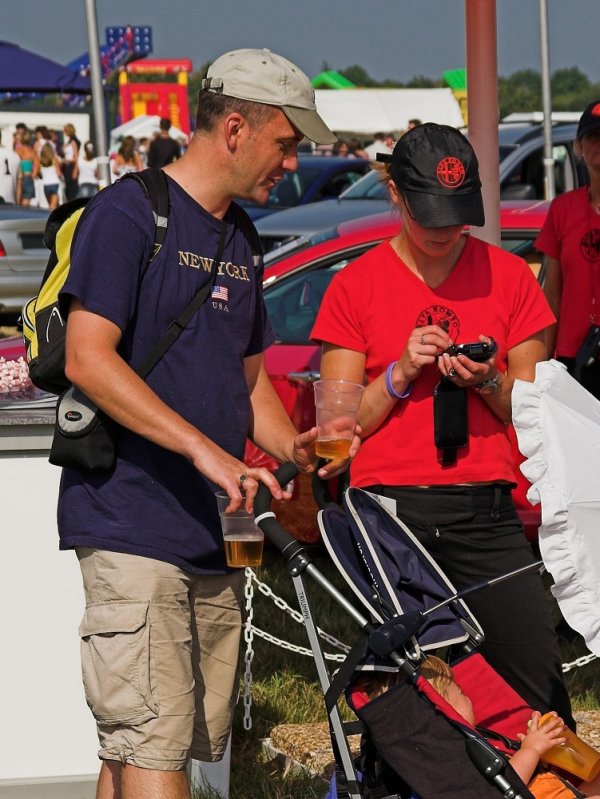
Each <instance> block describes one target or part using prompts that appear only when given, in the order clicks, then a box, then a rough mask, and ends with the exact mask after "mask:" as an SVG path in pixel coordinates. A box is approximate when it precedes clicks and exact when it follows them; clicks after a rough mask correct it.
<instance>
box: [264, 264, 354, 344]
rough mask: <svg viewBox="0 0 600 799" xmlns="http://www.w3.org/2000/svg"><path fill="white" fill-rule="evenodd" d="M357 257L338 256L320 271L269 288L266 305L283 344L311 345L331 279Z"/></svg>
mask: <svg viewBox="0 0 600 799" xmlns="http://www.w3.org/2000/svg"><path fill="white" fill-rule="evenodd" d="M357 255H358V253H357ZM354 257H356V256H353V257H352V258H340V257H339V256H338V257H337V258H336V259H335V260H333V261H330V262H327V263H324V264H321V265H320V267H319V268H317V269H312V270H308V269H304V270H302V271H301V272H299V273H298V274H296V275H292V276H291V277H289V278H284V279H283V280H282V281H281V283H276V284H275V285H273V286H267V287H266V288H265V294H264V296H265V305H266V306H267V311H268V313H269V319H270V321H271V324H272V326H273V329H274V330H275V334H276V336H277V341H278V342H279V343H281V344H306V343H308V341H309V336H310V331H311V330H312V328H313V325H314V322H315V318H316V315H317V311H318V310H319V306H320V305H321V300H322V299H323V295H324V294H325V291H326V289H327V287H328V286H329V283H330V282H331V279H332V278H333V276H334V275H335V274H336V272H339V271H340V269H343V268H344V267H345V266H346V265H347V264H349V263H350V262H351V261H352V260H353V259H354Z"/></svg>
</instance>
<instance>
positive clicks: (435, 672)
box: [419, 655, 455, 699]
mask: <svg viewBox="0 0 600 799" xmlns="http://www.w3.org/2000/svg"><path fill="white" fill-rule="evenodd" d="M419 672H420V673H421V675H422V676H423V677H424V678H425V679H426V680H427V682H428V683H431V685H432V686H433V687H434V688H435V690H436V691H437V692H438V694H439V695H440V696H443V697H444V699H447V698H448V688H450V686H451V685H452V683H453V682H455V679H454V674H453V672H452V669H451V668H450V666H449V665H448V664H447V663H444V661H443V660H440V658H437V657H435V655H429V656H428V657H427V658H425V660H424V661H423V663H422V664H421V666H420V667H419Z"/></svg>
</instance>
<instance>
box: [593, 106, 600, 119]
mask: <svg viewBox="0 0 600 799" xmlns="http://www.w3.org/2000/svg"><path fill="white" fill-rule="evenodd" d="M591 114H592V116H593V117H600V103H596V105H595V106H594V107H593V108H592V111H591Z"/></svg>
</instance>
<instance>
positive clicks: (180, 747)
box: [77, 547, 244, 771]
mask: <svg viewBox="0 0 600 799" xmlns="http://www.w3.org/2000/svg"><path fill="white" fill-rule="evenodd" d="M77 557H78V558H79V563H80V566H81V572H82V576H83V584H84V589H85V597H86V610H85V614H84V617H83V620H82V622H81V627H80V635H81V659H82V672H83V683H84V687H85V695H86V699H87V703H88V705H89V707H90V708H91V710H92V713H93V714H94V717H95V719H96V724H97V727H98V737H99V740H100V746H101V748H100V751H99V752H98V756H99V757H100V758H101V759H104V760H117V761H119V762H121V763H123V764H131V765H134V766H138V767H140V768H148V769H157V770H162V771H176V770H178V769H182V768H184V767H185V765H186V763H187V760H188V758H189V757H193V758H195V759H197V760H204V761H216V760H220V759H221V757H222V756H223V754H224V752H225V747H226V745H227V740H228V737H229V731H230V728H231V719H232V715H233V709H234V706H235V703H236V701H237V695H238V686H239V668H238V666H239V643H240V633H241V622H242V604H243V580H244V571H243V569H240V570H239V571H236V572H234V573H232V574H224V575H196V574H191V573H189V572H185V571H183V570H182V569H179V568H178V567H177V566H173V565H171V564H170V563H165V562H163V561H159V560H153V559H151V558H145V557H140V556H137V555H126V554H123V553H118V552H107V551H105V550H98V549H88V548H82V547H79V548H78V549H77Z"/></svg>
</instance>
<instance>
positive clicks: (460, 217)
mask: <svg viewBox="0 0 600 799" xmlns="http://www.w3.org/2000/svg"><path fill="white" fill-rule="evenodd" d="M377 160H378V161H387V162H388V163H390V165H391V173H392V180H393V181H394V183H395V184H396V186H397V188H398V190H399V192H400V193H401V194H402V196H403V197H404V199H405V201H406V204H407V205H408V210H409V213H410V215H411V216H412V217H413V219H415V220H416V221H417V222H418V223H419V224H420V225H422V226H423V227H427V228H434V227H447V226H449V225H477V226H481V225H483V224H484V223H485V215H484V212H483V199H482V196H481V181H480V179H479V164H478V162H477V156H476V155H475V151H474V150H473V148H472V147H471V145H470V144H469V142H468V140H467V139H466V138H465V136H463V134H462V133H461V132H460V131H459V130H457V129H456V128H452V127H450V126H449V125H437V124H435V123H434V122H426V123H425V124H423V125H418V126H417V127H416V128H412V129H411V130H409V131H408V132H407V133H405V134H404V135H403V136H402V137H401V138H400V139H399V140H398V141H397V142H396V146H395V147H394V152H393V153H392V154H391V155H386V154H381V153H378V155H377Z"/></svg>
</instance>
